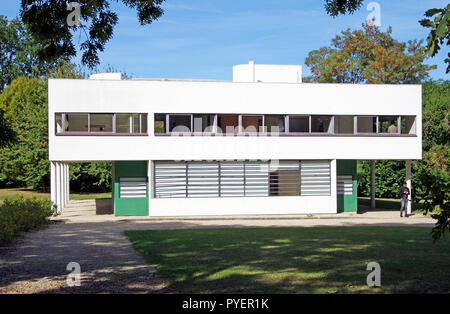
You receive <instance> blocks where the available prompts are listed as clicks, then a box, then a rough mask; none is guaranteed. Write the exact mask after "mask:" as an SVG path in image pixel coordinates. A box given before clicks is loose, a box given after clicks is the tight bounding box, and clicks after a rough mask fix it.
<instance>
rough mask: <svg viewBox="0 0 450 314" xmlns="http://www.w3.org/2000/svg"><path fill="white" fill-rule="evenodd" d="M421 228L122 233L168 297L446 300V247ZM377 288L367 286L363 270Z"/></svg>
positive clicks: (449, 268)
mask: <svg viewBox="0 0 450 314" xmlns="http://www.w3.org/2000/svg"><path fill="white" fill-rule="evenodd" d="M429 232H430V230H429V228H422V227H313V228H245V229H238V228H230V229H194V230H145V231H126V232H125V234H126V236H127V237H128V238H129V240H130V241H131V243H132V244H133V246H134V248H135V249H136V250H137V251H138V252H139V253H140V254H142V255H143V256H144V258H145V259H146V260H147V262H148V263H149V264H152V265H155V266H156V269H157V273H158V275H159V276H160V277H162V278H163V279H165V280H167V282H168V283H169V285H170V287H171V289H172V290H173V291H174V292H175V293H335V292H336V293H396V292H398V293H405V292H408V293H431V292H432V293H436V292H440V293H449V292H450V280H449V279H450V241H449V239H448V238H444V239H443V240H441V241H440V242H437V243H436V244H433V243H432V241H431V237H430V235H429ZM372 261H375V262H378V263H379V264H380V265H381V287H377V288H370V287H368V286H367V285H366V277H367V275H368V274H369V272H370V271H367V270H366V267H367V263H369V262H372Z"/></svg>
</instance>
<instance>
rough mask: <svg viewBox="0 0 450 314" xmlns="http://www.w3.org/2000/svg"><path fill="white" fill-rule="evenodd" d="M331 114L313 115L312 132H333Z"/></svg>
mask: <svg viewBox="0 0 450 314" xmlns="http://www.w3.org/2000/svg"><path fill="white" fill-rule="evenodd" d="M330 126H331V116H311V132H317V133H331V130H330Z"/></svg>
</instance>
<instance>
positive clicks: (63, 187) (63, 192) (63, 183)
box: [61, 163, 66, 208]
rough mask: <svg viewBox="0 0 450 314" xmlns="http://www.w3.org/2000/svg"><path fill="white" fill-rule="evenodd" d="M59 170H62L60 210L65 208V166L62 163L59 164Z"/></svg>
mask: <svg viewBox="0 0 450 314" xmlns="http://www.w3.org/2000/svg"><path fill="white" fill-rule="evenodd" d="M61 170H62V171H61V174H62V182H61V189H62V193H61V196H62V208H64V207H65V206H66V165H65V164H64V163H61Z"/></svg>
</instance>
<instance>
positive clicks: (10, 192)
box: [0, 188, 111, 204]
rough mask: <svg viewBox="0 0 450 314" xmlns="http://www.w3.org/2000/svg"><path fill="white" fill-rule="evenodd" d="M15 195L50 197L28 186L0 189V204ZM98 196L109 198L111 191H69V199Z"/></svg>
mask: <svg viewBox="0 0 450 314" xmlns="http://www.w3.org/2000/svg"><path fill="white" fill-rule="evenodd" d="M16 195H24V196H36V197H38V198H43V199H50V193H43V192H39V191H36V190H33V189H28V188H12V189H0V204H2V203H3V201H4V199H5V198H11V197H15V196H16ZM98 198H111V193H70V199H71V200H92V199H98Z"/></svg>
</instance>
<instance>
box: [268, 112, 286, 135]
mask: <svg viewBox="0 0 450 314" xmlns="http://www.w3.org/2000/svg"><path fill="white" fill-rule="evenodd" d="M264 125H265V131H266V132H271V133H278V132H279V133H281V132H283V133H284V130H285V127H284V116H281V115H280V116H279V115H266V116H264Z"/></svg>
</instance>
